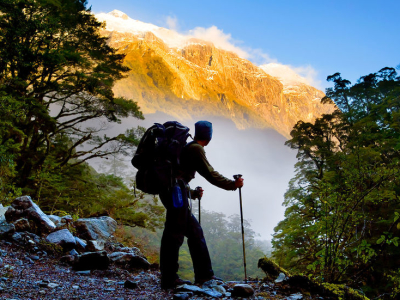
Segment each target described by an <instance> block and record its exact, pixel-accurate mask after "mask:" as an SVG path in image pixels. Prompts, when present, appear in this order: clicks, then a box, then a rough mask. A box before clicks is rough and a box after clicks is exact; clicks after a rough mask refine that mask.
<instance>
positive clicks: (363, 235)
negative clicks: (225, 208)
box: [273, 68, 400, 295]
mask: <svg viewBox="0 0 400 300" xmlns="http://www.w3.org/2000/svg"><path fill="white" fill-rule="evenodd" d="M328 80H331V81H333V82H334V83H335V86H334V88H331V89H328V90H327V96H326V97H325V98H324V99H323V101H325V102H331V101H332V100H333V101H334V102H335V103H336V105H337V109H336V111H334V112H333V113H332V114H329V115H323V116H322V117H321V118H319V119H317V120H316V121H315V123H314V124H311V123H305V122H302V121H299V122H298V123H297V124H296V126H295V127H294V129H293V131H292V132H291V135H292V139H291V140H289V141H288V142H287V143H286V144H287V145H288V146H290V147H291V148H293V149H297V150H298V155H297V157H298V159H299V161H298V163H297V164H296V175H295V177H294V178H293V179H292V180H291V181H290V183H289V189H288V191H287V192H286V194H285V202H284V204H285V205H286V206H287V209H286V212H285V219H284V220H283V221H282V222H280V223H279V224H278V226H277V227H276V228H275V235H274V239H273V244H274V249H275V251H274V257H275V259H276V260H277V261H278V263H279V264H280V265H282V266H284V267H285V268H289V269H290V270H293V271H296V272H304V273H308V274H310V275H311V276H313V277H314V278H316V279H317V280H321V281H325V282H331V283H346V284H348V285H352V286H354V287H357V288H362V289H364V290H366V291H367V290H369V293H371V294H373V295H377V294H378V293H388V292H390V288H388V287H389V286H390V285H391V283H390V282H389V280H388V277H385V276H381V274H386V273H387V272H388V270H391V269H397V268H398V263H397V261H398V258H399V257H400V256H399V255H400V250H399V248H398V243H399V242H398V240H399V237H398V235H399V232H398V228H397V227H398V224H399V212H400V209H399V200H400V199H399V193H400V190H399V182H400V170H399V167H398V166H399V162H400V161H399V158H400V152H399V150H400V147H399V145H400V144H399V141H400V126H399V124H400V123H399V120H400V119H399V116H400V97H399V96H400V78H399V77H398V76H397V73H396V71H395V70H394V69H392V68H384V69H382V70H380V71H379V72H377V73H373V74H370V75H367V76H364V77H362V78H361V79H360V80H359V81H358V82H357V83H356V84H355V85H353V86H351V85H350V82H349V81H347V80H343V79H342V78H341V77H340V74H338V73H337V74H334V75H332V76H330V77H328ZM389 258H390V259H389Z"/></svg>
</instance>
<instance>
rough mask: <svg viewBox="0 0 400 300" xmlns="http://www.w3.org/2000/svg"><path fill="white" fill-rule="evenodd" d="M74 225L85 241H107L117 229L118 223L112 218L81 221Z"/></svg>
mask: <svg viewBox="0 0 400 300" xmlns="http://www.w3.org/2000/svg"><path fill="white" fill-rule="evenodd" d="M74 225H75V228H76V230H77V233H78V236H79V237H80V238H83V239H85V240H99V239H101V240H107V239H108V238H109V237H110V236H111V235H112V234H113V233H114V232H115V230H116V229H117V222H116V221H115V220H114V219H113V218H110V217H98V218H88V219H79V220H77V221H75V222H74Z"/></svg>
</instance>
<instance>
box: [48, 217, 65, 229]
mask: <svg viewBox="0 0 400 300" xmlns="http://www.w3.org/2000/svg"><path fill="white" fill-rule="evenodd" d="M47 217H48V218H49V219H50V220H51V221H52V222H53V223H54V225H56V226H57V227H59V226H60V225H63V224H61V218H60V217H59V216H55V215H48V216H47Z"/></svg>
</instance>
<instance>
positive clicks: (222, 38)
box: [188, 26, 251, 59]
mask: <svg viewBox="0 0 400 300" xmlns="http://www.w3.org/2000/svg"><path fill="white" fill-rule="evenodd" d="M188 36H190V37H193V38H197V39H201V40H205V41H209V42H212V43H213V44H214V45H215V46H216V47H217V48H221V49H224V50H228V51H232V52H234V53H236V54H237V55H239V56H240V57H242V58H246V59H249V58H250V57H251V54H250V53H249V52H248V51H246V50H245V49H243V48H241V47H238V46H237V45H235V44H237V43H239V42H238V41H235V40H234V39H233V38H232V36H231V34H227V33H224V32H223V30H221V29H219V28H218V27H217V26H211V27H209V28H204V27H196V28H195V29H192V30H189V33H188Z"/></svg>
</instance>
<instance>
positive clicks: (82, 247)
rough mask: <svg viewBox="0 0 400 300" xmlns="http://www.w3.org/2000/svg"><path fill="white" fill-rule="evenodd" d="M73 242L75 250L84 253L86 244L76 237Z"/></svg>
mask: <svg viewBox="0 0 400 300" xmlns="http://www.w3.org/2000/svg"><path fill="white" fill-rule="evenodd" d="M75 242H76V249H78V250H79V251H85V249H86V246H87V244H86V242H85V241H84V240H82V239H80V238H78V237H75Z"/></svg>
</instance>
